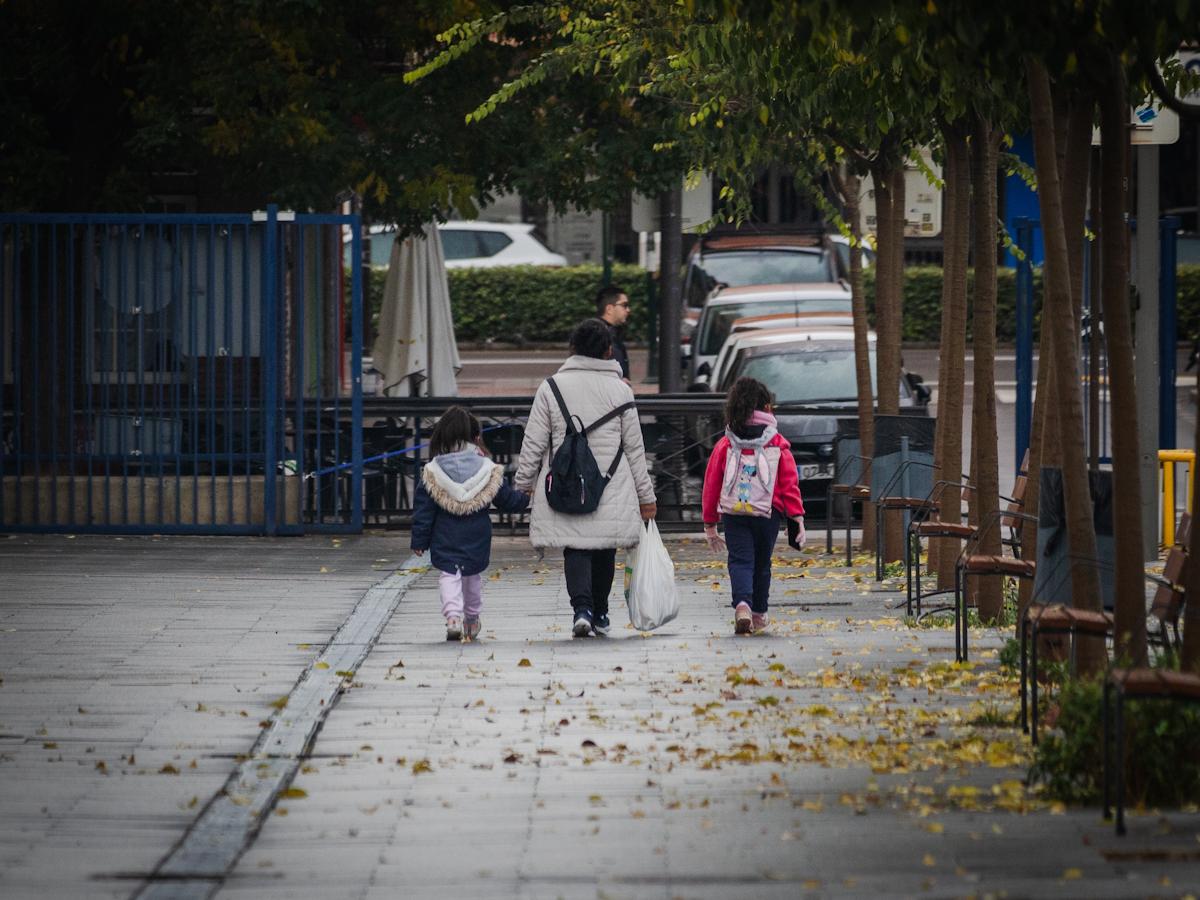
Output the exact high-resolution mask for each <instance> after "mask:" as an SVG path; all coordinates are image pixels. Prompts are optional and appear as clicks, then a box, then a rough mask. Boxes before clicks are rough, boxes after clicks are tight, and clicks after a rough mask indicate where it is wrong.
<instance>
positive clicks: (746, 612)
mask: <svg viewBox="0 0 1200 900" xmlns="http://www.w3.org/2000/svg"><path fill="white" fill-rule="evenodd" d="M753 627H754V623H753V620H752V616H751V614H750V604H749V603H739V604H738V605H737V606H735V607H734V608H733V633H734V634H749V633H750V629H751V628H753Z"/></svg>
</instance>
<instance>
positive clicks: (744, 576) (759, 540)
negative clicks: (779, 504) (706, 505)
mask: <svg viewBox="0 0 1200 900" xmlns="http://www.w3.org/2000/svg"><path fill="white" fill-rule="evenodd" d="M721 521H722V522H724V523H725V543H726V544H728V545H729V580H730V581H732V582H733V604H732V605H733V606H735V607H736V606H737V605H738V604H739V603H749V604H750V610H751V611H752V612H756V613H766V611H767V598H768V596H769V595H770V593H771V555H772V554H773V553H774V552H775V541H776V540H777V539H778V538H779V523H780V518H779V516H778V515H772V516H771V517H770V518H767V517H766V516H734V515H730V514H729V513H726V514H725V515H723V516H721Z"/></svg>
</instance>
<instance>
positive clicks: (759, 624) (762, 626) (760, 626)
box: [750, 613, 771, 634]
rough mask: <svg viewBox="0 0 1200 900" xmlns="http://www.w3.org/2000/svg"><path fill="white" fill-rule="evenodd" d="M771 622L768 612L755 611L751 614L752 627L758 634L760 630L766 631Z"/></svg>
mask: <svg viewBox="0 0 1200 900" xmlns="http://www.w3.org/2000/svg"><path fill="white" fill-rule="evenodd" d="M770 624H771V623H770V621H769V620H768V619H767V614H766V613H754V614H753V615H752V616H750V628H751V629H752V630H753V631H754V633H755V634H758V632H760V631H766V630H767V626H768V625H770Z"/></svg>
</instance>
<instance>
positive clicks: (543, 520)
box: [514, 356, 655, 550]
mask: <svg viewBox="0 0 1200 900" xmlns="http://www.w3.org/2000/svg"><path fill="white" fill-rule="evenodd" d="M554 383H555V384H557V385H558V389H559V390H560V391H561V392H562V395H563V400H564V401H566V404H567V409H569V410H570V411H571V415H573V416H578V417H579V418H580V419H581V420H582V421H583V424H584V425H585V426H586V425H590V424H592V422H594V421H596V420H597V419H599V418H600V417H601V416H603V415H604V414H605V413H606V412H609V411H610V410H612V409H615V408H616V407H618V406H620V405H621V404H623V403H628V402H629V401H630V400H632V399H633V391H632V390H631V389H630V387H629V385H628V384H626V383H625V382H624V381H623V380H622V379H621V366H620V364H619V363H617V362H615V361H614V360H611V359H592V358H591V357H587V356H572V357H569V358H568V359H567V361H566V362H564V363H563V364H562V367H561V368H559V370H558V372H557V373H556V374H555V376H554ZM566 433H567V427H566V423H565V422H564V421H563V417H562V413H561V412H560V411H559V409H558V402H557V401H556V400H555V399H554V394H553V393H552V392H551V390H550V386H549V385H548V384H546V383H545V382H542V384H541V385H539V387H538V390H537V394H536V395H535V396H534V398H533V407H532V408H531V409H530V410H529V424H528V425H527V426H526V427H525V440H524V441H523V443H522V444H521V458H520V461H519V462H518V463H517V474H516V478H515V479H514V485H515V487H516V488H517V490H519V491H525V492H526V493H529V494H532V496H533V503H532V514H531V519H530V525H529V540H530V541H531V542H532V543H533V545H534V546H535V547H573V548H575V549H577V550H598V549H604V548H608V547H634V546H637V544H638V543H639V541H641V537H642V530H643V528H642V516H641V512H640V511H639V509H638V505H639V504H642V503H654V502H655V498H654V484H653V482H652V481H651V480H650V473H649V472H648V471H647V469H646V447H645V444H643V443H642V429H641V425H640V424H639V422H638V414H637V410H636V409H630V410H627V411H626V412H624V413H622V414H621V415H620V416H619V417H618V418H615V419H613V420H611V421H609V422H606V423H604V424H603V425H601V426H600V427H599V428H597V429H596V430H595V431H593V432H592V433H591V434H589V435H588V446H589V447H590V448H591V450H592V455H593V456H595V457H596V465H597V466H599V467H600V471H601V472H607V471H608V467H609V465H611V464H612V459H613V456H614V455H615V454H616V452H617V449H618V447H623V449H624V456H623V458H622V460H621V464H620V465H619V466H618V467H617V471H616V472H615V473H614V474H613V477H612V480H611V481H610V482H609V483H608V487H606V488H605V489H604V494H603V496H601V498H600V506H599V507H598V508H597V509H596V511H595V512H592V513H588V514H587V515H582V516H581V515H571V514H569V513H560V512H556V511H555V510H553V509H551V508H550V505H549V504H548V503H547V502H546V488H545V484H544V482H545V476H546V469H547V467H548V466H549V463H550V439H551V435H553V439H554V449H555V450H557V449H558V448H559V447H560V446H561V445H562V442H563V438H564V437H566Z"/></svg>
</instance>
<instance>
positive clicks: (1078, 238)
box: [1017, 95, 1095, 622]
mask: <svg viewBox="0 0 1200 900" xmlns="http://www.w3.org/2000/svg"><path fill="white" fill-rule="evenodd" d="M1094 106H1095V104H1094V103H1093V102H1092V100H1091V98H1090V97H1085V96H1083V95H1077V96H1075V97H1074V98H1073V100H1072V101H1071V102H1070V103H1067V102H1065V101H1063V102H1056V103H1055V114H1056V116H1061V117H1063V118H1064V121H1062V122H1057V121H1056V123H1055V135H1056V140H1057V138H1058V136H1061V137H1062V139H1063V146H1062V147H1058V146H1057V144H1056V150H1057V151H1059V152H1056V154H1055V157H1056V159H1057V160H1058V165H1059V170H1058V177H1059V182H1060V184H1061V185H1062V201H1063V226H1064V228H1065V229H1066V234H1067V253H1068V258H1069V263H1068V265H1069V268H1070V278H1071V303H1072V307H1073V308H1074V310H1075V318H1076V320H1077V321H1078V319H1079V316H1080V315H1081V313H1082V310H1083V243H1084V230H1083V228H1084V222H1085V219H1086V216H1087V186H1088V169H1089V158H1090V146H1091V139H1092V112H1093V108H1094ZM1072 235H1075V237H1072ZM1050 347H1051V344H1050V333H1049V330H1048V329H1046V328H1042V333H1041V339H1040V341H1039V344H1038V376H1037V397H1036V400H1035V401H1034V408H1033V427H1032V429H1031V434H1030V438H1029V478H1028V481H1027V483H1026V486H1025V501H1024V504H1023V512H1026V513H1028V514H1029V515H1031V516H1035V517H1036V516H1037V514H1038V505H1039V502H1040V499H1041V470H1042V466H1043V465H1045V466H1050V467H1053V468H1060V467H1061V465H1062V460H1061V458H1060V454H1059V452H1058V441H1057V430H1058V429H1057V420H1056V416H1054V415H1050V416H1047V415H1046V411H1047V410H1053V409H1056V408H1057V407H1056V406H1055V402H1054V397H1055V385H1054V376H1053V367H1054V353H1053V351H1052V350H1051V349H1050ZM1021 542H1022V545H1023V547H1024V548H1025V551H1024V552H1025V553H1026V554H1027V555H1032V554H1034V553H1036V552H1037V523H1036V522H1025V523H1023V525H1022V529H1021ZM1032 598H1033V582H1032V581H1029V580H1025V581H1022V582H1021V585H1020V592H1019V595H1018V600H1017V611H1018V616H1017V621H1018V622H1020V621H1021V620H1022V616H1023V614H1024V612H1025V610H1026V608H1027V607H1028V606H1029V603H1030V602H1031V601H1032Z"/></svg>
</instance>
